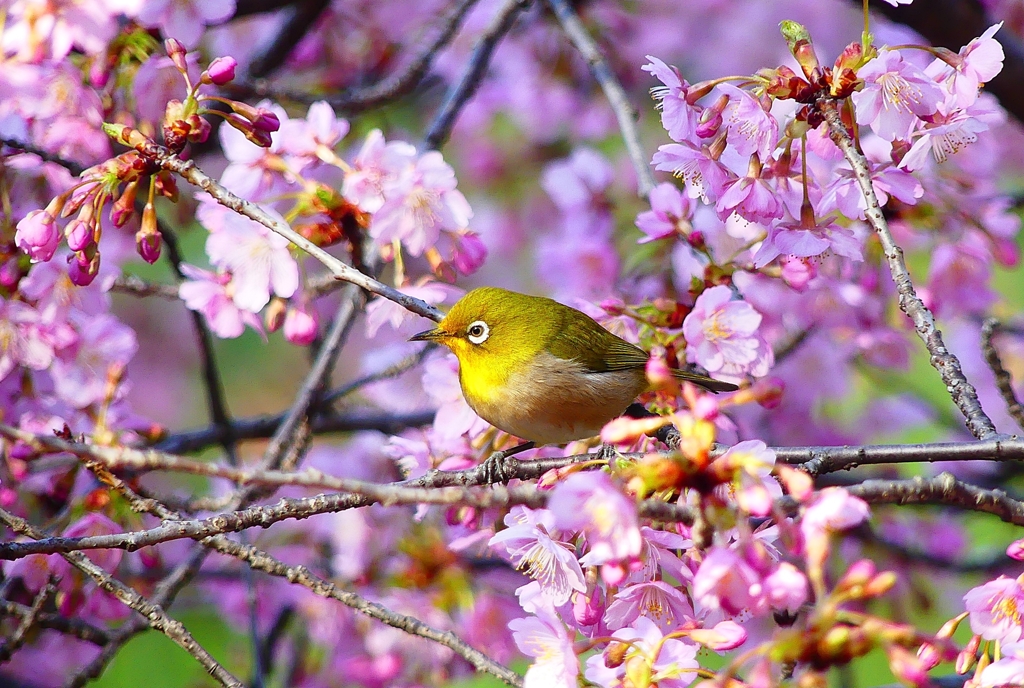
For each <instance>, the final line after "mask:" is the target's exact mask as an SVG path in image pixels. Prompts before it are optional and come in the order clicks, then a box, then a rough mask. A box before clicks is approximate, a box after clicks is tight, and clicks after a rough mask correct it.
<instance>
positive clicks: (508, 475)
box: [480, 442, 534, 484]
mask: <svg viewBox="0 0 1024 688" xmlns="http://www.w3.org/2000/svg"><path fill="white" fill-rule="evenodd" d="M533 447H534V443H533V442H524V443H523V444H520V445H517V446H515V447H512V448H511V449H505V450H504V451H496V452H494V453H493V454H491V455H490V456H488V457H487V459H486V460H485V461H484V462H483V463H482V464H480V472H481V473H482V474H483V479H484V483H485V484H493V483H507V482H508V481H509V480H511V479H512V478H514V477H516V475H517V474H518V473H519V459H516V458H515V454H518V453H519V452H523V451H526V450H527V449H533Z"/></svg>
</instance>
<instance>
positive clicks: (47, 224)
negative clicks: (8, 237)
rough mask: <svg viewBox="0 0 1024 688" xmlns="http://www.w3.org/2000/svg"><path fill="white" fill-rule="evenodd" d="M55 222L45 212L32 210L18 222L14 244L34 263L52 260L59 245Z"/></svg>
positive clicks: (58, 233)
mask: <svg viewBox="0 0 1024 688" xmlns="http://www.w3.org/2000/svg"><path fill="white" fill-rule="evenodd" d="M60 237H61V232H60V230H59V229H58V228H57V220H56V219H55V218H54V217H53V216H52V215H51V214H50V213H48V212H47V211H45V210H33V211H32V212H30V213H29V214H28V215H26V216H25V217H24V218H22V219H21V221H19V222H18V231H17V232H16V233H15V235H14V243H15V244H17V246H18V248H20V249H21V250H22V251H24V252H25V253H27V254H28V255H29V257H30V258H32V260H34V261H47V260H50V258H53V254H54V252H55V251H56V250H57V246H58V245H59V244H60Z"/></svg>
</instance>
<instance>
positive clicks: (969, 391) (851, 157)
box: [819, 99, 998, 439]
mask: <svg viewBox="0 0 1024 688" xmlns="http://www.w3.org/2000/svg"><path fill="white" fill-rule="evenodd" d="M819 106H820V108H821V110H822V112H823V113H824V115H825V120H826V121H827V122H828V127H829V131H830V133H831V135H832V140H833V141H835V143H836V145H837V146H839V148H840V149H841V150H842V151H843V155H845V156H846V160H847V161H848V162H849V163H850V166H851V167H852V168H853V173H854V176H855V177H856V178H857V184H858V185H859V186H860V191H861V194H863V196H864V200H865V201H866V202H867V210H866V211H865V213H866V215H867V220H868V223H869V224H870V225H871V227H872V228H873V229H874V230H875V234H877V235H878V239H879V241H880V242H881V244H882V250H883V251H884V253H885V259H886V261H887V262H888V263H889V271H890V272H891V273H892V279H893V281H894V282H895V283H896V291H897V293H898V294H899V305H900V309H901V310H902V311H903V312H904V313H906V314H907V316H908V317H909V318H910V319H911V320H912V321H913V323H914V329H915V330H916V331H917V334H918V336H919V337H920V338H921V341H923V342H924V345H925V347H926V348H927V349H928V353H929V354H930V358H929V360H930V362H931V364H932V366H933V367H934V368H935V369H936V370H938V371H939V375H941V376H942V381H943V382H944V383H945V384H946V390H947V391H948V392H949V394H950V396H951V397H952V398H953V403H955V404H956V406H957V408H959V409H960V412H961V413H963V415H964V418H965V419H966V422H967V429H968V430H970V431H971V434H972V435H974V436H975V437H977V438H978V439H988V438H990V437H992V436H994V435H996V434H998V433H997V432H996V428H995V426H994V425H993V424H992V421H991V419H989V417H988V416H987V415H985V410H984V409H982V408H981V403H979V401H978V393H977V392H976V391H975V389H974V387H973V386H972V385H971V383H969V382H968V381H967V378H966V377H965V376H964V373H963V370H962V369H961V368H960V361H959V360H958V359H957V357H956V356H955V355H954V354H953V353H952V352H951V351H949V349H947V348H946V344H945V342H943V340H942V333H941V332H940V331H939V328H938V327H936V325H935V318H934V316H933V315H932V312H931V311H930V310H928V307H927V306H925V305H924V302H923V301H922V300H921V299H920V297H918V295H917V293H916V292H915V291H914V284H913V282H912V281H911V280H910V271H909V270H908V269H907V263H906V261H905V260H904V259H903V249H901V248H900V247H899V246H898V245H897V244H896V241H895V240H894V239H893V236H892V232H890V231H889V224H888V222H886V219H885V216H884V215H883V214H882V208H881V206H880V205H879V203H878V197H877V196H876V195H875V188H874V185H873V184H872V181H871V172H870V170H869V168H868V161H867V158H865V157H864V155H863V154H862V153H861V152H860V151H859V150H858V149H857V146H856V145H855V144H854V142H853V139H852V138H850V134H849V133H848V132H847V131H846V127H845V126H844V125H843V122H842V119H841V118H840V116H839V111H838V110H837V109H836V104H835V102H833V101H831V100H828V99H822V100H820V101H819Z"/></svg>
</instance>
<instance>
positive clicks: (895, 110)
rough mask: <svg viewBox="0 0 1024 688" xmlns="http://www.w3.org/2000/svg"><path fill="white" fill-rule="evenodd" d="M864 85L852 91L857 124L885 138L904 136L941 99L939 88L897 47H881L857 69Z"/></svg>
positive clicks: (889, 139)
mask: <svg viewBox="0 0 1024 688" xmlns="http://www.w3.org/2000/svg"><path fill="white" fill-rule="evenodd" d="M857 76H859V77H860V78H861V79H864V82H865V86H864V89H863V90H861V91H857V92H855V93H854V94H853V103H854V105H855V106H856V108H857V123H858V124H861V125H864V126H870V127H871V129H872V130H873V131H874V132H875V133H876V134H878V135H879V136H881V137H882V138H883V139H885V140H886V141H892V140H893V139H906V138H907V137H908V136H909V135H910V130H911V128H912V127H913V126H914V124H915V122H916V121H918V120H919V119H920V118H921V117H925V116H927V115H931V114H932V113H934V112H935V110H936V109H937V108H938V105H939V103H940V102H942V90H941V89H940V88H939V87H938V86H937V85H936V84H935V82H934V81H932V80H931V79H929V78H928V77H927V75H925V74H924V73H923V72H922V71H921V70H920V69H918V68H917V67H915V66H913V65H912V64H911V63H909V62H905V61H904V60H903V55H902V54H900V52H899V51H898V50H889V49H888V48H882V49H881V50H879V51H878V55H877V56H876V57H875V58H873V59H872V60H870V61H869V62H868V63H867V64H865V65H864V66H863V67H861V68H860V69H859V70H858V71H857Z"/></svg>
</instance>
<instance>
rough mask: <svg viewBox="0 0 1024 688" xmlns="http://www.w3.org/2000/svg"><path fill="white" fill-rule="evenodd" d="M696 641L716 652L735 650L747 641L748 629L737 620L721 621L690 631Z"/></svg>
mask: <svg viewBox="0 0 1024 688" xmlns="http://www.w3.org/2000/svg"><path fill="white" fill-rule="evenodd" d="M689 636H690V638H691V639H693V641H694V642H697V643H700V644H701V645H704V646H705V647H709V648H711V649H712V650H715V651H716V652H724V651H726V650H734V649H736V648H737V647H739V646H740V645H742V644H743V643H745V642H747V631H746V629H744V628H743V626H740V625H739V624H738V623H736V622H735V621H729V620H726V621H719V622H718V623H717V624H716V625H715V627H714V628H695V629H693V630H692V631H690V632H689Z"/></svg>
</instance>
